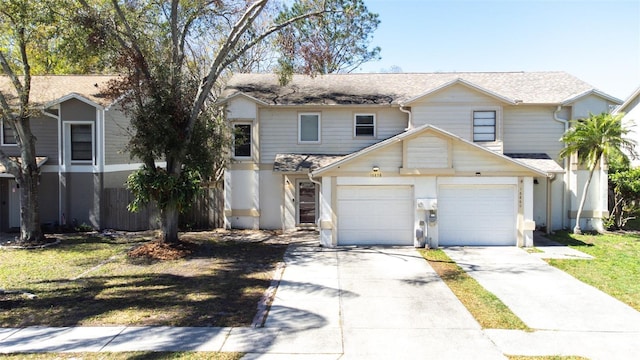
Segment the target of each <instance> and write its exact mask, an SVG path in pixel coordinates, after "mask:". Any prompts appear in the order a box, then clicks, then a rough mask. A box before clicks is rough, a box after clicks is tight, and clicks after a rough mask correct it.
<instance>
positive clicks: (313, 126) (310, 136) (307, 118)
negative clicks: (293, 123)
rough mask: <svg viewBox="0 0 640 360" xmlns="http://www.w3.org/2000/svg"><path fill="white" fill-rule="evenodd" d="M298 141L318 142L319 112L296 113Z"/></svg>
mask: <svg viewBox="0 0 640 360" xmlns="http://www.w3.org/2000/svg"><path fill="white" fill-rule="evenodd" d="M298 142H299V143H308V144H319V143H320V113H301V114H298Z"/></svg>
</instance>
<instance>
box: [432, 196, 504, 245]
mask: <svg viewBox="0 0 640 360" xmlns="http://www.w3.org/2000/svg"><path fill="white" fill-rule="evenodd" d="M515 189H516V188H515V186H513V185H476V186H472V185H464V186H462V185H446V186H445V185H443V186H440V188H439V194H438V197H439V200H438V207H439V208H438V212H439V224H438V238H439V241H438V242H439V244H440V245H443V246H452V245H476V246H482V245H515V244H516V213H517V208H516V203H515V199H516V198H515V196H516V195H515V192H516V191H515Z"/></svg>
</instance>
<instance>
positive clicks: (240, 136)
mask: <svg viewBox="0 0 640 360" xmlns="http://www.w3.org/2000/svg"><path fill="white" fill-rule="evenodd" d="M233 156H234V157H251V124H235V125H233Z"/></svg>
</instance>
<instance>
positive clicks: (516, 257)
mask: <svg viewBox="0 0 640 360" xmlns="http://www.w3.org/2000/svg"><path fill="white" fill-rule="evenodd" d="M445 252H446V253H447V255H449V257H450V258H451V259H453V260H454V261H455V262H456V263H457V264H458V265H459V266H461V267H462V268H463V269H465V270H466V271H467V272H468V273H469V274H470V275H471V276H472V277H473V278H475V279H476V280H477V281H478V282H479V283H480V284H481V285H482V286H483V287H484V288H486V289H487V290H489V291H490V292H492V293H493V294H495V295H496V296H497V297H498V298H500V300H502V301H503V302H504V303H505V304H506V305H507V306H508V307H509V308H510V309H511V310H512V311H513V312H514V313H515V314H516V315H517V316H518V317H519V318H520V319H522V320H523V321H524V322H525V324H527V325H528V326H529V327H531V328H533V329H535V330H536V331H534V332H522V331H509V330H485V333H486V334H487V335H488V336H490V337H491V339H492V340H493V341H494V342H495V343H496V344H497V345H498V347H500V348H501V349H502V350H503V351H504V352H505V353H506V354H518V355H581V356H585V357H588V358H590V359H637V358H638V354H640V312H638V311H636V310H635V309H633V308H631V307H630V306H628V305H626V304H624V303H622V302H620V301H618V300H616V299H614V298H613V297H611V296H609V295H607V294H605V293H603V292H602V291H600V290H598V289H596V288H594V287H592V286H589V285H587V284H585V283H583V282H581V281H578V280H576V279H575V278H574V277H572V276H570V275H568V274H567V273H565V272H563V271H561V270H558V269H556V268H554V267H552V266H550V265H549V264H547V263H546V262H545V261H544V260H542V259H540V258H539V257H538V256H537V255H536V254H529V253H527V252H526V251H525V250H524V249H521V248H516V247H486V248H467V247H457V248H448V249H445ZM575 261H589V260H575Z"/></svg>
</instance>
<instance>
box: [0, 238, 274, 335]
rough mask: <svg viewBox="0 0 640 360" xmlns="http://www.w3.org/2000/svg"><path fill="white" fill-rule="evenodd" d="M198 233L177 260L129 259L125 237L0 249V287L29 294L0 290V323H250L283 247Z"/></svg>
mask: <svg viewBox="0 0 640 360" xmlns="http://www.w3.org/2000/svg"><path fill="white" fill-rule="evenodd" d="M202 234H204V235H202V236H199V237H197V236H196V237H194V238H192V239H190V241H191V242H193V243H194V244H196V245H194V252H193V253H192V254H191V255H190V256H188V257H186V258H183V259H178V260H164V261H155V260H144V259H140V258H131V257H129V256H128V254H127V253H128V250H129V249H131V248H132V247H133V246H134V245H135V244H138V243H139V242H140V241H141V239H139V238H131V237H129V236H124V237H119V238H108V237H101V236H97V235H80V236H73V237H68V238H66V237H65V238H63V239H62V241H61V244H60V245H58V246H55V247H49V248H45V249H40V250H0V289H5V290H23V291H26V292H29V293H32V294H35V295H36V296H37V298H35V299H29V298H27V297H25V296H21V295H0V327H23V326H38V325H41V326H100V325H164V326H247V325H250V324H251V321H252V320H253V317H254V316H255V314H256V306H257V303H258V301H259V299H260V298H261V296H262V295H263V293H264V291H265V290H266V288H267V287H268V286H269V284H270V282H271V278H272V272H273V269H274V267H275V265H276V263H277V262H279V261H281V260H282V257H283V255H284V251H285V249H286V245H285V244H269V243H265V242H248V241H224V240H220V239H218V238H216V237H215V236H214V235H210V236H207V235H206V234H208V233H202ZM194 236H195V235H194ZM80 275H82V276H81V277H79V278H78V276H80Z"/></svg>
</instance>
